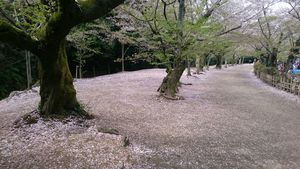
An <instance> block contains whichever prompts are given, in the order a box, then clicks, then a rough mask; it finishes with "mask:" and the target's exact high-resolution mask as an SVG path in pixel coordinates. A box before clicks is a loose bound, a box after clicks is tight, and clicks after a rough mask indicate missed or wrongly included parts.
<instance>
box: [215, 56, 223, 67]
mask: <svg viewBox="0 0 300 169" xmlns="http://www.w3.org/2000/svg"><path fill="white" fill-rule="evenodd" d="M216 59H217V64H216V69H222V56H221V55H216Z"/></svg>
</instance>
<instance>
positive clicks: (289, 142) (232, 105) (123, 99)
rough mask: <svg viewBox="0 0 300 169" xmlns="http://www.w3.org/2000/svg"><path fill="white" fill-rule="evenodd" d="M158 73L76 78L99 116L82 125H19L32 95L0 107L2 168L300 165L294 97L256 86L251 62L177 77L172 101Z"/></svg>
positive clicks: (293, 168)
mask: <svg viewBox="0 0 300 169" xmlns="http://www.w3.org/2000/svg"><path fill="white" fill-rule="evenodd" d="M164 76H165V71H164V70H162V69H149V70H140V71H135V72H125V73H118V74H113V75H107V76H101V77H96V78H91V79H84V80H77V81H76V83H75V85H76V89H77V92H78V98H79V100H80V101H81V102H82V103H83V104H84V105H85V106H86V108H87V109H88V110H89V112H91V113H92V114H93V115H94V116H95V118H94V119H93V120H90V121H88V122H78V121H76V120H66V121H65V122H63V123H62V122H58V121H42V120H39V121H38V122H37V123H35V124H32V125H27V126H21V127H18V128H15V127H16V126H14V125H13V123H14V121H15V120H16V119H18V118H19V117H20V116H21V115H24V114H25V113H28V112H30V111H32V110H34V109H35V108H36V107H37V106H38V101H39V97H38V93H37V92H36V91H27V92H20V93H16V95H15V96H14V97H11V98H10V99H5V100H2V101H0V168H1V169H2V168H72V169H73V168H102V169H103V168H107V169H114V168H136V169H138V168H141V169H143V168H167V169H168V168H182V169H187V168H189V169H193V168H195V169H196V168H214V169H227V168H228V169H232V168H241V169H244V168H250V169H252V168H253V169H256V168H263V169H299V168H300V98H299V97H297V96H293V95H291V94H288V93H285V92H283V91H279V90H277V89H275V88H273V87H271V86H268V85H266V84H264V83H263V82H261V81H260V80H259V79H257V78H256V77H255V76H254V74H253V65H240V66H234V67H229V68H227V69H223V70H215V69H214V70H211V71H209V72H206V73H204V74H202V75H197V76H193V77H186V76H183V77H182V82H184V83H192V85H188V86H185V85H184V86H182V87H181V88H180V93H179V95H180V96H183V97H184V98H185V99H184V100H176V101H170V100H165V99H163V98H160V97H158V94H157V92H156V89H157V88H158V86H159V85H160V83H161V81H162V79H163V77H164ZM35 90H38V89H35ZM99 128H114V129H117V130H118V131H119V132H120V134H121V135H111V134H104V133H101V132H98V129H99ZM125 136H127V137H128V138H129V141H130V143H131V144H130V145H129V146H128V147H124V146H123V141H122V140H123V139H124V137H125Z"/></svg>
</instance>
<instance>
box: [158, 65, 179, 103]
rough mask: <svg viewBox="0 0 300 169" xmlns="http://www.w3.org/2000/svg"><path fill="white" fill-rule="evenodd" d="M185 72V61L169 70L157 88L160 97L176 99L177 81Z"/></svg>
mask: <svg viewBox="0 0 300 169" xmlns="http://www.w3.org/2000/svg"><path fill="white" fill-rule="evenodd" d="M184 70H185V61H182V62H181V63H180V64H178V65H177V66H175V67H174V69H172V70H170V71H169V72H168V74H167V76H166V77H165V78H164V80H163V82H162V84H161V85H160V87H159V88H158V91H159V92H160V94H161V95H163V96H165V97H167V98H171V99H176V93H177V92H178V85H179V80H180V78H181V76H182V74H183V72H184Z"/></svg>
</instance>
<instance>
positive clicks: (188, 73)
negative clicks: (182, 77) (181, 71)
mask: <svg viewBox="0 0 300 169" xmlns="http://www.w3.org/2000/svg"><path fill="white" fill-rule="evenodd" d="M186 60H187V74H186V75H187V76H192V73H191V61H190V60H189V59H186Z"/></svg>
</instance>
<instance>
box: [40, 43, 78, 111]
mask: <svg viewBox="0 0 300 169" xmlns="http://www.w3.org/2000/svg"><path fill="white" fill-rule="evenodd" d="M59 44H60V45H59V48H58V49H55V50H53V51H47V50H46V52H47V53H48V54H47V55H52V56H49V57H45V59H43V58H41V59H40V60H39V71H40V72H39V73H40V84H41V88H40V96H41V102H40V111H41V114H42V115H45V116H51V115H67V114H68V113H69V114H71V113H76V111H78V110H79V104H78V102H77V99H76V91H75V89H74V86H73V77H72V75H71V73H70V70H69V65H68V61H67V55H66V48H65V40H62V41H61V42H59ZM49 58H51V59H49ZM77 113H79V112H77Z"/></svg>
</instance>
